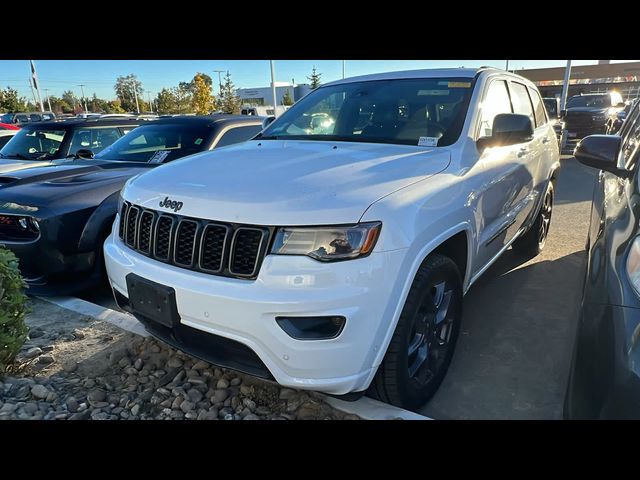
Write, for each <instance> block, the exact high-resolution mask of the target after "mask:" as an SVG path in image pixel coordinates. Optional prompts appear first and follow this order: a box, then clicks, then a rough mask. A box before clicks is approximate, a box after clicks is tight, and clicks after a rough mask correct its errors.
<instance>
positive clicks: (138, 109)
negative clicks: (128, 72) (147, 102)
mask: <svg viewBox="0 0 640 480" xmlns="http://www.w3.org/2000/svg"><path fill="white" fill-rule="evenodd" d="M133 96H134V97H135V99H136V113H140V105H138V92H136V86H135V85H133Z"/></svg>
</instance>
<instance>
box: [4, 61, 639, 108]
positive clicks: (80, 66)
mask: <svg viewBox="0 0 640 480" xmlns="http://www.w3.org/2000/svg"><path fill="white" fill-rule="evenodd" d="M629 61H635V60H612V62H613V63H617V62H629ZM505 62H506V61H505V60H346V63H345V65H346V69H345V70H346V76H347V77H351V76H356V75H365V74H368V73H378V72H385V71H394V70H412V69H419V68H447V67H460V66H464V67H479V66H482V65H489V66H494V67H499V68H505V64H506V63H505ZM597 62H598V61H597V60H573V61H572V65H573V66H578V65H589V64H595V63H597ZM565 64H566V61H565V60H509V69H510V70H513V69H516V70H519V69H521V68H544V67H559V66H564V65H565ZM35 65H36V70H37V74H38V80H39V82H40V88H41V89H42V90H44V89H45V88H47V89H49V94H50V95H55V96H57V97H59V96H61V95H62V92H63V91H65V90H73V92H74V93H75V94H76V96H78V97H80V95H81V90H80V86H79V85H80V84H84V85H85V87H84V92H85V95H86V96H88V97H90V96H92V95H93V94H94V93H96V94H97V95H98V97H100V98H104V99H108V100H110V99H114V98H115V94H114V91H113V85H114V84H115V81H116V78H117V77H118V76H121V75H123V76H124V75H128V74H131V73H132V74H134V75H136V76H137V77H138V79H139V80H140V81H142V85H143V88H144V89H145V91H146V92H145V99H146V98H147V92H149V93H150V94H151V97H155V96H156V95H157V94H158V92H159V91H160V90H162V88H165V87H167V88H169V87H174V86H176V85H178V83H179V82H188V81H190V80H191V79H192V78H193V76H194V75H195V74H196V73H197V72H202V73H206V74H207V75H210V76H211V77H212V78H213V79H214V93H217V83H218V82H217V76H218V74H217V73H214V72H213V71H214V70H224V71H227V70H228V71H229V72H230V74H231V78H232V80H233V83H234V84H235V85H236V87H239V88H252V87H264V86H268V85H269V84H270V82H271V70H270V66H269V61H268V60H35ZM314 65H315V67H316V69H317V71H318V72H319V73H321V74H322V77H321V80H322V82H323V83H325V82H329V81H332V80H337V79H339V78H342V60H276V61H275V77H276V81H277V82H290V81H292V80H293V81H295V83H308V80H307V77H308V76H309V75H311V70H312V68H313V66H314ZM30 74H31V71H30V67H29V61H28V60H0V88H5V87H7V86H11V87H12V88H15V89H17V90H18V92H19V94H20V96H23V97H26V98H27V99H32V98H33V97H32V95H31V89H30V87H29V83H28V79H29V77H30ZM222 75H224V73H223V74H222ZM44 94H45V92H44V91H43V95H44Z"/></svg>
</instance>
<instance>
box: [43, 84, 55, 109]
mask: <svg viewBox="0 0 640 480" xmlns="http://www.w3.org/2000/svg"><path fill="white" fill-rule="evenodd" d="M44 94H45V95H46V96H47V105H49V111H50V112H53V110H51V100H49V89H48V88H45V89H44Z"/></svg>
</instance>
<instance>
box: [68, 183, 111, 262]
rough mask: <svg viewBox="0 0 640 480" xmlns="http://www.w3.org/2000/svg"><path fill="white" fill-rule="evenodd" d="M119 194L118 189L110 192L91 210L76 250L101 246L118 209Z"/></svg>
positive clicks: (94, 248) (91, 249) (86, 250)
mask: <svg viewBox="0 0 640 480" xmlns="http://www.w3.org/2000/svg"><path fill="white" fill-rule="evenodd" d="M119 195H120V191H117V192H114V193H112V194H111V195H109V196H108V197H107V198H106V199H105V200H103V202H102V203H101V204H100V205H98V208H96V209H95V210H94V211H93V213H92V214H91V216H90V217H89V219H88V220H87V223H86V224H85V226H84V229H83V230H82V234H81V235H80V240H79V242H78V251H80V252H89V251H93V250H96V248H100V247H101V246H102V242H103V241H104V239H105V238H106V236H107V235H108V234H109V231H110V229H111V225H112V224H113V220H114V219H115V216H116V213H117V211H118V196H119ZM105 233H106V234H105Z"/></svg>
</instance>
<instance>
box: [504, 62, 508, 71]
mask: <svg viewBox="0 0 640 480" xmlns="http://www.w3.org/2000/svg"><path fill="white" fill-rule="evenodd" d="M504 69H505V70H506V71H507V72H508V71H509V60H507V64H506V65H505V67H504Z"/></svg>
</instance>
